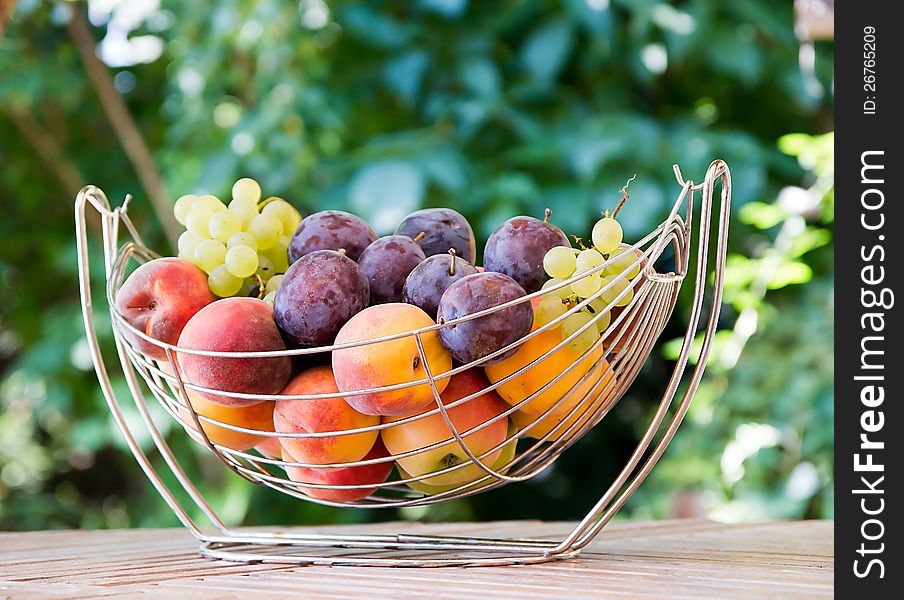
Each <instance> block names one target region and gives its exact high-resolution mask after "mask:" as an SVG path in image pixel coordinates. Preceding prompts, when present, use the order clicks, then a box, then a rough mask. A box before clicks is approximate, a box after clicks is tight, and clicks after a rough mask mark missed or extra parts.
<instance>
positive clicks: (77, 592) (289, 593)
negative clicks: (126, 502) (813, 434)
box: [0, 520, 834, 600]
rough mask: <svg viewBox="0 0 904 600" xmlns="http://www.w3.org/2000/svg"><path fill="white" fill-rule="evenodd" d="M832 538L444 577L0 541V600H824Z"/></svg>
mask: <svg viewBox="0 0 904 600" xmlns="http://www.w3.org/2000/svg"><path fill="white" fill-rule="evenodd" d="M572 526H573V524H572V523H542V522H537V521H509V522H496V523H451V524H441V525H433V524H430V525H426V524H419V523H382V524H376V525H363V526H362V525H356V526H343V527H321V528H309V529H308V530H309V531H311V530H314V529H316V530H318V531H339V532H349V533H350V532H357V533H360V532H365V531H366V532H374V533H376V532H379V533H398V532H403V531H404V532H411V533H419V534H425V533H438V534H446V535H479V536H493V537H497V536H499V537H515V536H517V537H522V538H523V537H531V538H537V539H556V538H560V537H562V536H563V534H564V533H565V532H567V531H568V530H569V529H570V528H571V527H572ZM299 530H301V531H304V530H305V528H299ZM833 530H834V526H833V523H832V522H831V521H800V522H776V523H763V524H743V525H738V524H733V525H726V524H722V523H713V522H709V521H699V520H672V521H656V522H618V523H612V524H610V525H609V526H607V527H606V529H605V530H604V531H603V533H602V534H600V536H599V537H598V538H597V539H596V541H594V542H593V543H592V544H591V545H590V546H589V547H588V548H587V549H585V550H584V552H583V553H582V554H581V555H580V557H578V558H576V559H573V560H568V561H561V562H554V563H547V564H541V565H530V566H508V567H472V568H441V569H410V568H363V567H320V566H306V567H298V566H285V565H261V564H257V565H245V564H238V563H229V562H222V561H213V560H208V559H204V558H202V557H200V556H199V555H198V553H197V546H196V544H195V541H194V539H193V538H192V537H191V536H190V535H189V534H188V532H187V531H185V530H182V529H154V530H148V529H144V530H142V529H131V530H115V531H45V532H33V533H0V598H3V597H9V598H79V599H83V598H109V597H133V598H175V599H177V598H190V599H192V600H196V599H208V598H217V599H220V598H223V599H225V598H255V599H256V598H271V597H272V598H277V597H286V598H290V597H291V598H304V599H306V600H307V599H313V598H326V599H339V598H362V599H367V600H371V599H375V598H431V599H446V598H449V599H455V600H461V599H469V600H472V599H473V600H476V599H481V600H482V599H521V598H524V599H545V598H555V599H560V598H561V599H568V598H656V599H664V598H688V599H690V598H695V599H699V598H731V599H734V598H810V597H814V598H815V597H831V596H832V594H833V582H834V565H833V556H834V545H833Z"/></svg>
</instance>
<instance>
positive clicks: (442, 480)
mask: <svg viewBox="0 0 904 600" xmlns="http://www.w3.org/2000/svg"><path fill="white" fill-rule="evenodd" d="M487 385H489V384H488V382H487V380H486V378H485V377H484V375H483V374H482V373H481V372H480V370H479V369H469V370H467V371H464V372H462V373H459V374H458V375H455V376H453V377H451V378H450V379H449V385H448V386H447V387H446V389H445V391H443V393H442V396H441V397H440V399H441V400H442V402H443V404H444V405H448V404H451V403H453V402H455V401H457V400H461V399H462V398H466V397H468V396H470V395H472V394H476V393H479V392H481V391H482V390H484V389H485V388H486V387H487ZM433 408H434V407H433V406H428V407H426V408H424V409H423V410H421V411H420V412H419V413H417V414H419V415H422V414H424V413H425V412H428V411H430V410H432V409H433ZM507 408H508V407H507V406H506V405H505V402H503V401H502V399H501V398H500V397H499V395H498V394H496V392H494V391H492V390H490V391H487V392H483V393H481V394H480V395H478V396H475V397H474V398H472V399H470V400H468V401H467V402H465V403H464V404H459V405H457V406H453V407H451V408H449V409H448V411H447V413H448V416H449V419H450V420H451V422H452V425H453V426H454V427H455V429H456V430H457V431H458V432H459V434H463V433H464V432H465V431H468V430H470V429H473V428H475V427H477V426H479V425H482V424H483V423H486V422H487V421H489V420H490V419H492V418H494V417H496V416H498V415H500V414H502V413H503V412H504V411H505V410H506V409H507ZM403 418H404V417H402V416H395V417H384V419H383V422H384V423H394V422H397V421H399V420H400V419H403ZM507 430H508V419H499V420H497V421H495V422H493V423H491V424H489V425H487V426H486V427H484V428H483V429H481V430H480V431H476V432H474V433H470V434H468V435H465V436H463V441H464V443H465V445H466V446H467V447H468V449H469V450H470V451H471V453H473V454H474V455H475V456H477V457H480V456H481V455H483V454H484V453H486V452H488V451H489V450H490V449H491V448H494V447H495V446H497V445H499V444H502V442H503V441H504V440H505V437H506V432H507ZM381 437H382V438H383V443H384V444H386V448H387V449H388V450H389V451H390V453H392V454H393V455H394V456H398V455H401V454H404V453H405V452H411V451H413V450H420V449H422V448H426V447H427V446H430V445H432V444H439V443H441V442H444V441H446V440H449V441H448V442H446V443H444V444H441V445H439V446H437V447H436V448H433V449H430V450H422V451H421V452H418V453H417V454H413V455H411V456H406V457H399V458H397V459H396V462H397V463H398V465H399V467H400V468H402V469H404V470H405V472H406V473H409V474H411V475H413V476H418V475H426V474H428V473H434V472H436V471H440V470H442V469H445V468H448V467H452V466H455V465H458V464H461V463H464V462H470V461H471V458H470V457H469V456H468V454H467V453H466V452H465V450H464V449H463V448H462V447H461V445H460V444H459V443H458V441H457V440H456V439H455V438H454V436H453V435H452V432H451V431H450V430H449V426H448V425H446V421H445V419H443V416H442V414H439V413H437V414H434V415H430V416H426V417H421V418H419V419H416V420H413V421H410V422H407V423H399V424H398V425H395V426H393V427H387V428H386V429H383V431H382V433H381ZM501 452H502V449H501V448H500V449H498V450H495V451H493V452H491V453H490V454H489V455H488V456H486V457H484V458H482V459H481V460H482V461H483V462H484V463H485V464H487V465H492V464H494V463H495V462H496V459H497V458H499V455H500V453H501ZM484 474H485V472H484V471H483V469H481V468H480V467H479V466H477V465H476V464H469V465H467V466H465V467H462V468H460V469H456V470H455V471H450V472H449V473H443V474H441V475H435V476H433V477H428V478H426V479H424V480H422V481H423V482H424V484H425V485H432V486H445V485H454V484H460V483H465V482H468V481H473V480H475V479H479V478H480V477H481V476H482V475H484Z"/></svg>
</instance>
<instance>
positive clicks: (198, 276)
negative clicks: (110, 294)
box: [116, 258, 217, 360]
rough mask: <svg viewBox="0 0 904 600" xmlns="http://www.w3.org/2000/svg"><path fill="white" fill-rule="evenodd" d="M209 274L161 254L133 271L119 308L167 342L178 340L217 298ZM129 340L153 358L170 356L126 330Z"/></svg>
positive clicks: (130, 321)
mask: <svg viewBox="0 0 904 600" xmlns="http://www.w3.org/2000/svg"><path fill="white" fill-rule="evenodd" d="M216 299H217V297H216V296H214V295H213V292H211V291H210V288H209V287H208V285H207V275H206V274H205V273H204V271H202V270H201V269H199V268H198V267H196V266H195V265H193V264H191V263H190V262H188V261H186V260H182V259H180V258H157V259H154V260H152V261H150V262H147V263H145V264H143V265H141V266H140V267H138V268H137V269H135V271H134V272H133V273H132V274H131V275H129V278H128V279H126V281H125V283H124V284H123V285H122V287H121V288H120V290H119V292H118V293H117V294H116V311H117V312H118V313H119V314H121V315H122V316H123V318H125V320H126V322H127V323H128V324H129V325H131V326H132V327H135V328H136V329H138V330H139V331H142V332H143V333H145V334H147V335H149V336H150V337H152V338H154V339H156V340H160V341H161V342H163V343H165V344H176V342H177V341H178V340H179V335H180V334H181V333H182V329H183V328H184V327H185V324H186V323H187V322H188V320H189V319H191V318H192V317H193V316H194V315H195V313H196V312H198V311H199V310H201V309H202V308H204V307H205V306H207V305H208V304H210V303H211V302H213V301H214V300H216ZM124 336H125V337H126V339H127V340H128V341H129V343H131V344H134V345H136V346H137V347H138V349H139V350H140V351H142V352H144V353H145V354H147V355H148V356H150V357H152V358H156V359H158V360H162V359H165V358H166V352H164V350H163V348H161V347H160V346H158V345H156V344H154V343H153V342H149V341H147V340H144V339H141V338H140V337H139V336H137V335H135V334H134V333H132V332H124Z"/></svg>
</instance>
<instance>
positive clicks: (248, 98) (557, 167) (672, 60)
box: [0, 0, 834, 529]
mask: <svg viewBox="0 0 904 600" xmlns="http://www.w3.org/2000/svg"><path fill="white" fill-rule="evenodd" d="M831 5H832V2H831V1H827V0H823V1H815V0H811V1H802V0H798V2H797V3H796V4H792V2H790V1H788V0H749V1H740V0H739V1H735V2H722V1H720V0H687V1H681V2H659V1H657V0H560V1H551V0H550V1H542V0H538V1H526V0H525V1H503V2H476V1H473V0H472V1H468V0H416V1H412V2H405V3H398V2H389V1H370V2H350V1H349V2H346V1H329V2H326V1H323V0H301V1H300V2H291V1H288V0H220V1H219V2H216V3H193V2H177V1H175V0H142V1H129V0H91V1H89V2H87V3H85V2H63V1H48V0H0V209H2V210H0V529H39V528H62V527H90V528H96V527H139V526H140V527H151V526H172V525H176V524H177V522H176V519H175V518H174V517H173V516H172V514H171V513H170V511H169V509H168V508H167V507H166V506H165V505H164V503H163V501H162V500H161V499H160V498H159V497H158V496H157V495H156V493H155V492H154V491H153V489H152V488H151V487H150V484H149V483H148V482H147V480H146V479H145V478H144V476H143V475H142V473H141V471H140V469H139V467H138V465H137V464H136V463H135V461H134V459H133V458H132V457H131V455H130V454H129V453H128V451H127V449H126V448H125V445H124V443H123V441H122V440H121V438H120V436H119V434H118V432H117V431H116V430H115V427H114V425H113V422H112V419H111V417H110V415H109V413H108V410H107V408H106V404H105V402H104V400H103V397H102V395H101V393H100V390H99V388H98V386H97V382H96V379H95V374H94V370H93V367H92V365H91V359H90V355H89V351H88V347H87V343H86V340H85V337H84V330H83V327H82V323H81V314H80V308H79V301H78V292H77V273H76V261H75V240H74V227H73V219H72V202H73V199H74V197H75V194H76V192H77V190H78V189H79V188H80V187H81V186H82V185H84V184H87V183H93V184H97V185H99V186H101V187H102V188H103V189H104V190H105V191H106V192H107V194H108V196H109V197H110V198H111V201H113V202H114V203H116V204H118V203H119V202H120V201H121V199H122V198H123V196H124V195H125V194H126V193H132V194H134V195H135V201H134V202H133V203H132V205H131V207H130V213H131V214H132V218H133V220H134V221H135V222H136V223H137V225H138V228H139V229H140V231H141V232H142V233H143V235H144V237H145V240H146V241H147V242H148V243H149V245H150V246H151V247H153V248H155V249H156V250H158V251H160V252H162V253H172V252H173V249H172V245H171V240H172V239H173V237H172V229H171V227H172V223H173V222H172V221H171V216H170V215H171V205H172V202H173V200H174V199H175V198H176V197H178V196H179V195H181V194H183V193H189V192H199V193H200V192H208V193H214V194H217V195H219V196H221V197H226V196H227V194H228V192H229V189H230V187H231V185H232V182H233V181H234V180H235V179H237V178H239V177H242V176H251V177H254V178H256V179H258V180H259V181H260V182H261V183H262V185H263V189H264V193H265V195H279V196H282V197H284V198H286V199H288V200H290V201H291V202H293V203H294V204H295V205H296V206H297V207H299V209H301V210H302V211H303V212H311V211H315V210H318V209H323V208H327V207H330V208H342V209H347V210H351V211H353V212H356V213H358V214H360V215H362V216H364V217H366V218H367V219H368V220H370V222H371V223H372V224H373V225H374V226H375V228H376V229H377V230H378V231H379V232H381V233H385V232H388V231H390V230H392V229H393V228H394V227H395V225H396V223H397V222H398V220H399V219H400V218H401V217H403V216H404V215H405V214H407V213H408V212H410V211H412V210H414V209H417V208H420V207H425V206H451V207H454V208H456V209H458V210H460V211H461V212H463V213H465V214H466V215H467V216H468V218H469V219H470V220H471V222H472V223H473V224H474V227H475V230H476V231H477V233H478V237H479V238H480V243H481V244H482V242H483V240H485V239H486V237H487V235H488V234H489V233H490V232H491V231H492V230H493V229H494V228H495V226H496V225H498V224H499V223H501V222H502V221H503V220H505V219H507V218H508V217H510V216H513V215H516V214H531V215H535V216H540V215H542V214H543V210H544V208H545V207H550V208H551V209H552V210H553V218H552V220H553V222H555V223H556V224H557V225H559V226H560V227H562V228H563V229H565V230H566V231H568V232H571V233H582V232H584V233H585V234H586V232H589V228H590V226H591V224H592V223H593V222H594V221H595V220H596V218H598V217H597V215H598V213H599V212H600V211H601V210H603V209H605V208H612V207H613V206H614V204H615V202H616V201H617V200H618V198H619V197H620V194H619V193H618V189H619V188H620V187H621V186H622V185H624V182H625V181H626V180H627V179H629V178H630V177H632V176H633V175H635V174H636V175H637V178H636V179H635V180H634V181H633V182H632V183H631V185H630V188H629V192H630V194H631V198H630V200H629V201H628V204H627V205H626V206H625V208H624V209H623V210H622V212H621V213H620V220H621V222H622V223H623V225H624V227H625V231H626V238H627V239H629V240H635V239H637V238H639V237H640V236H641V235H642V234H643V233H644V232H647V231H649V230H650V229H651V228H652V227H653V226H654V225H655V224H656V223H657V222H659V221H661V220H662V219H663V218H664V217H665V215H666V214H667V211H668V208H669V207H670V205H671V203H672V202H673V201H674V197H675V195H676V193H677V192H678V186H677V185H676V182H675V180H674V176H673V174H672V169H671V166H672V164H673V163H680V165H681V168H682V170H683V172H684V174H685V176H687V177H690V178H693V179H696V180H700V179H702V177H703V174H704V172H705V169H706V167H707V165H708V164H709V162H710V161H711V160H712V159H714V158H717V157H719V158H723V159H725V160H727V161H728V163H729V164H730V166H731V168H732V177H733V183H734V203H733V207H732V209H733V211H732V212H733V214H732V230H731V239H730V245H731V256H730V258H729V266H728V273H727V279H726V284H725V285H726V291H725V300H726V304H725V306H724V309H723V318H722V321H721V323H720V327H721V330H720V332H719V335H718V339H717V343H716V345H715V348H714V351H713V354H712V357H711V362H710V364H709V365H708V371H707V376H706V378H705V380H704V383H703V385H702V386H701V388H700V390H699V392H698V393H697V396H696V399H695V402H694V404H693V405H692V407H691V410H690V412H689V414H688V416H687V419H686V421H685V423H684V425H683V427H682V429H681V430H680V431H679V433H678V435H677V436H676V438H675V440H674V441H673V443H672V445H671V446H670V448H669V450H668V451H667V453H666V454H665V456H664V458H663V459H662V461H661V462H660V464H659V465H658V466H657V468H656V469H655V470H654V471H653V474H652V475H651V476H650V478H649V479H648V480H647V481H646V483H645V484H644V485H643V486H642V487H641V488H640V490H639V492H638V493H637V494H635V495H634V496H633V498H632V499H631V501H630V502H629V503H628V505H627V506H626V507H625V509H624V510H623V511H622V512H621V513H620V515H619V518H663V517H669V516H676V515H679V516H709V517H712V518H715V519H722V520H731V521H736V520H759V519H777V518H818V517H822V518H832V517H833V514H834V509H833V496H832V471H833V462H832V450H833V437H832V436H833V409H832V405H833V392H832V385H833V348H832V346H833V333H832V331H833V306H832V292H833V274H832V270H833V263H832V245H833V244H832V241H833V220H834V201H833V171H832V160H833V143H834V142H833V138H832V134H831V130H832V124H833V102H834V99H833V89H832V72H833V62H832V53H833V48H832V42H831V23H832V20H831V12H830V11H831ZM92 253H93V256H94V258H95V264H94V272H95V273H98V272H99V271H100V270H101V265H100V255H101V250H100V246H99V244H98V243H97V240H96V238H95V240H94V245H93V246H92ZM95 283H96V284H97V285H98V286H99V285H102V279H101V278H98V279H97V280H96V281H95ZM690 291H691V285H689V284H688V285H686V286H685V288H684V290H683V297H682V299H681V301H680V304H679V307H678V309H677V310H676V312H675V315H674V317H673V319H672V322H671V324H670V326H669V328H668V329H667V330H666V331H665V333H664V335H663V338H662V340H663V342H664V343H663V344H661V345H660V347H659V348H658V349H657V350H655V351H654V353H653V354H652V355H651V357H650V359H649V361H648V363H647V365H646V366H645V369H644V371H643V372H642V373H641V375H640V378H639V379H638V382H637V383H636V384H635V386H634V387H633V388H632V390H631V393H629V395H628V396H626V397H625V398H624V399H623V400H622V402H621V404H620V405H619V406H618V407H617V408H616V409H615V410H614V411H613V413H612V414H611V415H609V417H608V418H607V419H606V420H604V421H603V422H602V423H601V424H600V425H599V426H597V427H596V428H595V429H594V430H592V431H591V432H590V433H589V434H588V435H587V436H586V437H584V438H583V439H582V440H581V441H580V442H579V443H578V444H577V445H576V446H575V447H574V448H572V449H571V450H570V451H568V452H566V453H565V454H564V455H563V456H562V457H561V458H560V460H559V461H558V462H557V463H556V464H555V466H554V467H553V468H552V469H549V470H548V471H547V472H545V473H543V474H542V475H541V476H539V477H537V478H535V479H534V480H532V481H529V482H526V483H522V484H517V485H510V486H507V487H505V488H503V489H501V490H498V491H495V492H491V493H487V494H483V495H478V496H476V497H473V498H471V499H469V500H462V501H455V502H451V503H445V504H439V505H435V506H431V507H425V508H411V509H405V510H402V511H399V512H395V511H381V512H377V511H363V510H337V509H331V508H326V507H321V506H318V505H315V504H309V503H304V502H301V501H298V500H294V499H292V498H289V497H286V496H283V495H281V494H278V493H276V492H273V491H270V490H267V489H258V488H255V487H254V486H251V485H250V484H248V483H247V482H245V481H244V480H241V479H239V478H238V477H237V476H234V475H232V474H231V473H230V472H229V471H228V470H227V469H226V468H225V467H224V466H223V465H221V464H220V463H218V462H216V460H215V459H214V458H213V457H212V456H208V455H206V454H205V452H203V451H202V450H201V449H200V448H199V447H198V446H196V445H195V444H194V443H193V442H191V441H190V440H189V438H188V437H187V436H186V435H185V434H184V433H183V432H182V431H181V430H176V429H175V428H169V429H167V428H166V424H167V421H166V420H165V419H162V418H161V420H160V422H161V423H162V424H164V430H165V431H167V438H168V440H169V441H170V443H171V444H172V446H173V448H174V450H175V451H176V452H177V454H178V455H179V457H180V459H181V460H182V462H183V464H184V465H185V467H186V469H187V471H188V472H189V474H190V475H191V477H192V478H193V479H194V481H196V482H197V484H198V485H199V487H200V488H201V489H202V491H204V492H205V493H206V494H208V495H209V497H210V499H211V501H212V503H213V504H214V505H215V506H216V507H217V508H219V509H220V510H221V511H222V513H223V514H224V515H225V517H226V519H227V520H229V521H231V522H233V523H243V524H265V523H328V522H354V521H362V520H373V519H397V518H402V519H423V520H454V519H494V518H520V517H533V518H544V519H574V518H579V517H581V516H583V514H584V513H585V512H586V511H587V509H588V508H589V507H590V506H591V505H592V504H593V503H594V502H595V501H596V499H597V498H598V497H599V496H600V494H601V493H602V491H603V490H604V489H605V488H606V487H607V486H608V485H609V483H610V482H611V480H612V478H613V477H614V475H615V473H616V472H617V470H618V469H619V468H620V467H621V465H622V464H623V463H624V462H625V460H626V459H627V457H628V456H629V455H630V453H631V451H632V450H633V446H634V444H635V443H636V441H637V439H638V436H639V434H640V433H641V432H642V431H643V430H644V429H645V428H646V425H647V422H648V420H649V417H650V414H651V412H652V410H653V408H654V405H655V403H656V401H657V400H658V398H659V395H660V393H661V392H662V389H663V388H664V386H665V382H666V379H667V377H668V374H669V372H670V365H671V360H672V358H673V357H674V355H675V353H676V351H677V347H678V346H677V344H676V343H675V342H674V341H671V340H674V339H675V338H677V337H678V336H680V335H681V334H682V333H683V331H684V323H683V319H685V318H686V315H687V306H688V303H689V292H690ZM97 302H98V304H99V305H98V306H97V307H96V314H95V319H96V321H97V324H98V330H99V332H100V334H101V336H102V340H101V341H102V344H103V345H104V347H105V349H106V352H107V357H108V359H109V360H110V361H113V362H114V364H117V363H118V361H116V359H115V353H114V352H113V345H112V338H111V335H112V334H111V330H110V319H109V316H108V315H105V314H104V313H105V311H106V306H104V304H103V302H102V300H101V299H98V300H97ZM113 370H114V371H115V368H113ZM115 384H116V386H117V389H119V390H120V392H121V393H123V394H126V393H127V390H126V389H125V384H124V381H123V380H122V379H121V377H120V378H119V379H117V380H116V381H115ZM161 412H162V411H161ZM128 416H129V418H130V419H134V420H137V419H138V416H137V413H136V414H130V415H128ZM140 441H141V443H142V444H143V445H144V446H145V447H146V448H150V447H151V446H152V444H151V442H150V439H141V440H140ZM158 459H159V456H157V455H154V460H158Z"/></svg>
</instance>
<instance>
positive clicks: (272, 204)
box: [261, 198, 301, 233]
mask: <svg viewBox="0 0 904 600" xmlns="http://www.w3.org/2000/svg"><path fill="white" fill-rule="evenodd" d="M266 202H267V204H265V205H264V208H263V209H262V210H261V214H262V215H267V216H270V217H276V218H277V219H279V222H280V223H282V226H283V233H289V232H293V233H294V232H295V230H296V229H297V228H298V224H299V223H301V215H300V214H298V211H297V210H295V207H294V206H292V205H291V204H289V203H288V202H286V201H285V200H283V199H282V198H276V199H275V200H274V199H273V198H267V201H266Z"/></svg>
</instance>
